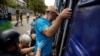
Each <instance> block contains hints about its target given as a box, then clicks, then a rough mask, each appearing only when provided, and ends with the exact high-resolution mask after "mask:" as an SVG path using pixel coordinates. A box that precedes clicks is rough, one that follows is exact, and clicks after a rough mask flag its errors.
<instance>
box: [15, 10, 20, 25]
mask: <svg viewBox="0 0 100 56" xmlns="http://www.w3.org/2000/svg"><path fill="white" fill-rule="evenodd" d="M19 16H20V11H19V10H16V20H17V23H16V24H15V27H17V26H18V23H19Z"/></svg>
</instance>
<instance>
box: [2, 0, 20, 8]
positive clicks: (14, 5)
mask: <svg viewBox="0 0 100 56" xmlns="http://www.w3.org/2000/svg"><path fill="white" fill-rule="evenodd" d="M0 4H3V5H6V6H9V7H13V8H16V7H20V5H18V4H16V3H15V1H14V0H9V1H8V0H0Z"/></svg>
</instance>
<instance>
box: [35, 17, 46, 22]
mask: <svg viewBox="0 0 100 56" xmlns="http://www.w3.org/2000/svg"><path fill="white" fill-rule="evenodd" d="M43 21H44V19H43V18H38V19H37V20H36V22H43Z"/></svg>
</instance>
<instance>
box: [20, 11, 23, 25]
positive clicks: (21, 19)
mask: <svg viewBox="0 0 100 56" xmlns="http://www.w3.org/2000/svg"><path fill="white" fill-rule="evenodd" d="M22 17H23V12H20V21H21V22H20V23H21V26H23V24H22V21H23V18H22Z"/></svg>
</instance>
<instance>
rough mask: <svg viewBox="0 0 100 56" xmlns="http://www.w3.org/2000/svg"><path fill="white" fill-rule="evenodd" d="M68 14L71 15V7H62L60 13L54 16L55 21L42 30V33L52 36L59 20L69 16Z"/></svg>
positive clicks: (59, 22)
mask: <svg viewBox="0 0 100 56" xmlns="http://www.w3.org/2000/svg"><path fill="white" fill-rule="evenodd" d="M70 16H71V9H68V8H66V9H64V10H63V11H62V12H61V13H60V15H59V16H58V17H57V18H56V20H55V22H54V23H53V24H52V25H51V26H50V27H49V28H46V29H45V30H44V31H43V34H45V35H46V36H48V37H51V36H53V35H54V34H55V33H56V32H57V29H58V28H59V26H60V24H61V22H62V21H63V20H64V19H66V18H69V17H70Z"/></svg>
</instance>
